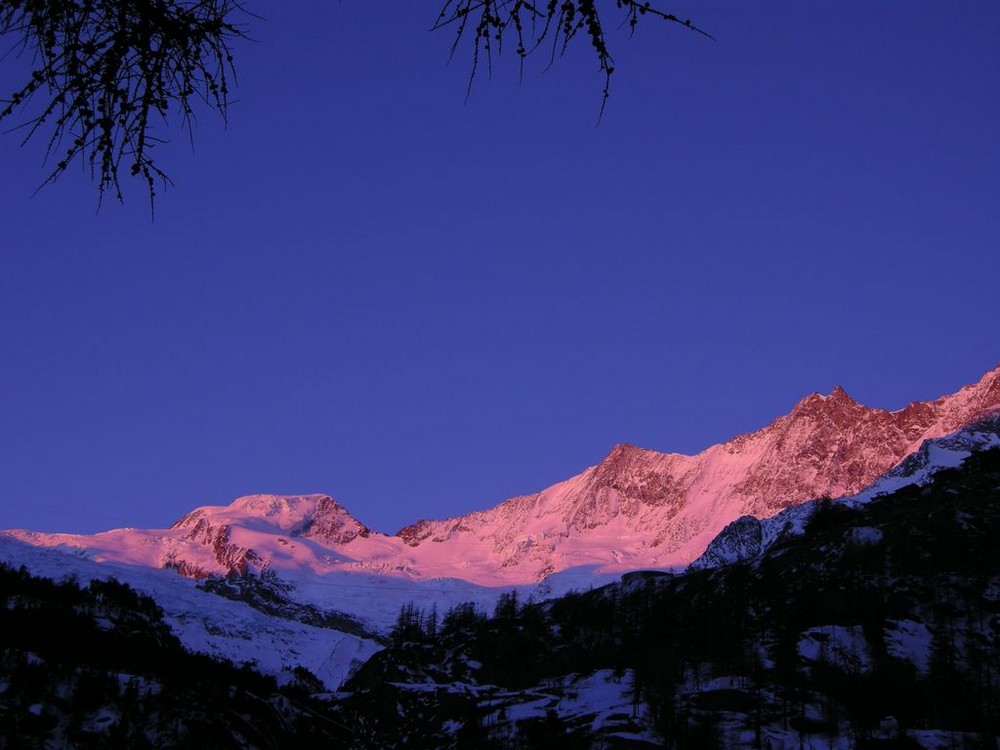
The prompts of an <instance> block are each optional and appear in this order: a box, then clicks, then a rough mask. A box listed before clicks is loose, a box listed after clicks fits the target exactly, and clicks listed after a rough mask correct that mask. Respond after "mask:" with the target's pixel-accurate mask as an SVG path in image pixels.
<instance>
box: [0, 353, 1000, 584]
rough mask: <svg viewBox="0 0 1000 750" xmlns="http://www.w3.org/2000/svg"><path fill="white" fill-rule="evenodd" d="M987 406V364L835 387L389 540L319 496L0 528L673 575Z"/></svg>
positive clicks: (453, 573)
mask: <svg viewBox="0 0 1000 750" xmlns="http://www.w3.org/2000/svg"><path fill="white" fill-rule="evenodd" d="M998 411H1000V367H998V368H997V369H994V370H992V371H990V372H988V373H986V374H985V375H984V376H983V377H982V379H981V380H980V381H979V382H978V383H975V384H973V385H969V386H966V387H964V388H962V389H961V390H960V391H958V392H957V393H955V394H952V395H948V396H943V397H941V398H939V399H936V400H934V401H926V402H914V403H911V404H909V405H908V406H906V407H905V408H903V409H899V410H897V411H893V412H889V411H885V410H882V409H873V408H869V407H866V406H863V405H862V404H859V403H857V402H856V401H854V400H853V399H852V398H851V397H850V396H848V395H847V393H846V392H845V391H844V390H843V389H842V388H840V387H839V386H838V387H837V388H836V389H834V391H833V392H832V393H831V394H830V395H828V396H822V395H819V394H816V393H814V394H812V395H810V396H807V397H806V398H804V399H802V400H801V401H800V402H799V403H798V404H796V406H795V407H794V408H793V409H792V411H791V412H790V413H789V414H787V415H785V416H782V417H779V418H778V419H776V420H775V421H774V422H772V423H771V424H770V425H768V426H767V427H764V428H763V429H760V430H758V431H756V432H752V433H749V434H745V435H739V436H737V437H735V438H733V439H731V440H728V441H726V442H724V443H721V444H718V445H713V446H712V447H710V448H708V449H706V450H704V451H702V452H701V453H699V454H697V455H694V456H685V455H680V454H675V453H658V452H655V451H651V450H644V449H642V448H637V447H635V446H632V445H628V444H622V445H618V446H615V447H614V448H613V449H612V450H611V452H610V453H608V455H607V456H605V457H604V459H603V460H602V461H601V462H600V463H598V464H597V465H596V466H592V467H590V468H588V469H585V470H584V471H583V472H582V473H580V474H577V475H576V476H574V477H571V478H569V479H567V480H565V481H562V482H559V483H558V484H555V485H553V486H551V487H549V488H547V489H544V490H542V491H541V492H538V493H536V494H533V495H525V496H522V497H515V498H512V499H510V500H507V501H506V502H503V503H501V504H499V505H497V506H495V507H493V508H490V509H488V510H484V511H479V512H475V513H469V514H467V515H464V516H459V517H457V518H450V519H446V520H443V521H432V520H422V521H417V522H416V523H414V524H412V525H410V526H407V527H405V528H403V529H401V530H400V531H399V532H397V533H396V534H393V535H389V534H383V533H380V532H377V531H373V530H372V529H369V528H368V527H366V526H364V525H363V524H362V523H360V522H359V521H358V520H356V519H355V518H353V517H352V516H351V515H350V514H349V513H348V512H347V510H346V509H345V508H344V507H343V506H341V505H340V504H339V503H337V502H336V501H335V500H334V499H333V498H331V497H329V496H328V495H298V496H287V497H286V496H277V495H252V496H249V497H242V498H239V499H238V500H236V501H234V502H232V503H231V504H229V505H225V506H205V507H202V508H198V509H196V510H194V511H192V512H191V513H189V514H188V515H186V516H185V517H184V518H182V519H181V520H179V521H178V522H177V523H176V524H174V525H173V526H172V527H170V528H169V529H159V530H137V529H117V530H113V531H107V532H103V533H100V534H94V535H89V536H82V535H68V534H39V533H33V532H29V531H7V532H2V533H3V534H6V535H9V536H12V537H15V538H17V539H19V540H21V541H23V542H27V543H29V544H32V545H38V546H45V547H55V546H59V547H63V548H70V549H75V550H78V551H79V553H81V554H85V555H86V556H88V557H90V558H91V559H93V560H95V561H98V562H101V561H108V562H115V563H125V564H130V565H138V566H145V567H154V568H168V569H173V570H176V571H177V572H179V573H181V574H183V575H185V576H189V577H195V578H197V577H205V576H209V575H213V574H227V573H230V572H236V573H246V572H248V571H250V572H253V571H260V570H263V569H268V570H272V571H275V572H278V573H280V574H282V575H283V576H286V577H288V578H290V579H295V580H300V581H303V582H304V581H307V580H316V579H315V577H316V576H320V577H323V576H329V575H330V574H334V573H336V574H338V575H337V576H335V578H336V579H337V580H343V574H349V573H359V574H361V573H363V574H378V575H382V576H395V577H402V578H407V579H411V580H415V581H427V580H432V579H446V578H448V579H460V580H463V581H466V582H469V583H473V584H477V585H482V586H510V585H517V584H530V583H535V582H538V581H540V580H542V579H544V578H546V577H547V576H549V575H551V574H553V573H557V572H561V571H572V570H573V569H578V570H580V571H587V572H588V573H589V574H613V573H618V572H622V571H627V570H634V569H638V568H651V567H652V568H671V567H675V568H676V567H681V566H685V565H687V564H689V563H690V562H691V561H692V560H694V559H695V558H697V557H698V556H699V555H700V554H701V553H702V552H704V551H705V549H706V547H707V546H708V544H709V542H710V541H711V540H712V539H713V538H714V537H715V536H716V535H717V534H718V533H719V532H720V531H722V529H723V528H724V527H725V526H726V525H727V524H729V523H730V522H732V521H733V520H735V519H737V518H739V517H741V516H748V515H749V516H754V517H756V518H761V519H763V518H769V517H771V516H773V515H775V514H777V513H778V512H780V511H782V510H783V509H785V508H788V507H790V506H794V505H798V504H801V503H803V502H805V501H808V500H811V499H814V498H817V497H822V496H830V497H840V496H844V495H850V494H853V493H857V492H859V491H861V490H862V489H864V488H865V487H867V486H868V485H870V484H871V483H872V482H873V481H874V480H875V479H877V478H878V477H879V476H881V475H882V474H884V473H885V472H887V471H888V470H890V469H892V468H893V467H894V466H895V465H896V464H897V463H899V462H900V461H901V460H902V459H904V458H905V457H906V456H908V455H909V454H911V453H913V452H914V451H916V450H918V449H919V448H920V446H921V444H922V443H923V442H924V441H925V440H929V439H933V438H938V437H941V436H944V435H947V434H949V433H951V432H954V431H955V430H957V429H959V428H961V427H963V426H965V425H968V424H970V423H972V422H975V421H977V420H980V419H982V418H984V417H986V416H989V415H991V414H994V413H997V412H998Z"/></svg>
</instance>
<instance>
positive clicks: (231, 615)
mask: <svg viewBox="0 0 1000 750" xmlns="http://www.w3.org/2000/svg"><path fill="white" fill-rule="evenodd" d="M0 562H3V563H6V564H8V565H10V566H11V567H20V566H22V565H23V566H24V567H26V568H27V569H28V570H29V571H30V572H31V573H32V574H33V575H36V576H44V577H46V578H51V579H53V580H62V579H64V578H67V577H72V578H75V579H76V580H78V581H80V582H81V583H87V582H89V581H91V580H103V579H107V578H114V579H116V580H119V581H123V582H125V583H128V584H129V585H130V586H132V587H133V588H134V589H136V590H138V591H140V592H142V593H145V594H148V595H149V596H151V597H153V599H155V600H156V602H157V604H159V605H160V607H161V608H162V609H163V610H164V615H165V620H166V622H167V623H168V624H169V625H170V627H171V629H172V630H173V631H174V634H175V635H176V636H177V637H178V638H179V639H180V641H181V642H182V643H183V644H184V646H185V647H187V648H188V649H190V650H192V651H195V652H198V653H203V654H208V655H209V656H214V657H218V658H222V659H227V660H229V661H231V662H233V663H235V664H237V665H239V664H244V663H250V664H253V665H254V666H255V667H256V668H257V669H259V670H260V671H262V672H265V673H267V674H273V675H275V676H277V677H278V678H279V681H288V680H290V679H291V672H292V670H293V669H294V668H295V667H298V666H302V667H305V668H306V669H308V670H309V671H310V672H312V673H313V674H314V675H316V676H317V677H318V678H319V679H320V680H321V681H322V682H323V683H324V684H325V685H327V686H328V687H329V688H330V689H336V688H337V687H339V686H340V684H341V683H342V682H343V681H344V680H345V679H346V678H347V677H348V676H349V675H350V673H351V672H352V671H353V670H354V669H356V668H357V667H359V666H361V665H362V664H363V663H364V662H365V661H367V660H368V658H369V657H370V656H371V655H372V654H374V653H375V652H376V651H378V650H379V649H380V648H381V646H380V645H379V644H378V643H376V642H375V641H374V640H372V639H371V638H365V637H361V636H358V635H352V634H349V633H344V632H341V631H338V630H334V629H330V628H321V627H312V626H309V625H305V624H303V623H300V622H295V621H293V620H289V619H286V618H282V617H275V616H269V615H267V614H264V613H263V612H261V611H259V610H257V609H254V608H253V607H250V606H248V605H247V604H244V603H243V602H239V601H232V600H230V599H226V598H224V597H221V596H216V595H214V594H211V593H208V592H206V591H202V590H200V589H199V588H197V586H196V581H194V580H191V579H188V578H183V577H181V576H178V575H176V574H174V573H172V572H170V571H165V570H153V569H150V568H143V567H136V566H124V565H120V564H117V563H105V564H98V563H95V562H94V561H93V560H90V559H87V557H86V556H83V555H78V554H66V550H59V549H48V548H44V547H33V546H31V545H27V544H24V543H23V542H20V541H18V540H16V539H13V538H11V537H9V536H7V537H4V536H0ZM68 635H69V634H68Z"/></svg>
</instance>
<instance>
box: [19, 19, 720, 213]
mask: <svg viewBox="0 0 1000 750" xmlns="http://www.w3.org/2000/svg"><path fill="white" fill-rule="evenodd" d="M438 1H439V2H443V5H442V6H441V11H440V13H439V15H438V17H437V20H436V21H435V23H434V24H433V27H432V28H433V29H441V28H444V27H451V28H452V29H453V30H454V32H455V37H454V42H453V44H452V50H451V51H452V55H454V54H455V53H456V51H457V50H458V48H459V46H460V44H461V42H462V40H463V39H468V38H469V37H471V47H472V69H471V71H470V76H469V85H470V87H471V85H472V81H473V80H474V78H475V76H476V74H477V72H478V71H479V67H480V63H481V61H482V59H483V58H485V61H486V63H487V65H489V66H490V67H491V66H492V58H493V54H494V53H497V54H499V53H501V52H502V50H503V44H504V42H505V41H508V43H513V44H514V45H515V53H516V55H517V56H518V57H519V58H520V59H521V62H522V65H523V60H524V58H525V57H527V56H528V55H529V54H531V53H532V52H535V51H536V50H538V49H549V50H550V58H551V60H554V59H555V58H556V57H557V56H559V55H561V54H562V53H564V52H565V51H566V49H567V47H568V46H569V45H570V44H572V43H573V42H574V41H575V40H577V39H586V40H587V41H588V42H589V45H590V46H591V47H592V48H593V51H594V53H595V55H596V57H597V63H598V66H599V69H600V70H601V72H602V73H603V74H604V95H603V99H602V101H601V112H602V113H603V111H604V105H605V103H606V102H607V99H608V94H609V91H610V88H609V87H610V82H611V74H612V73H613V72H614V70H615V68H614V60H613V58H612V56H611V53H610V51H609V49H608V45H607V42H606V40H605V33H604V28H605V27H604V19H603V18H602V17H601V15H600V12H599V10H598V7H599V6H600V7H601V8H602V9H604V10H605V11H607V12H608V13H609V15H617V19H618V20H619V21H620V25H621V26H627V27H628V28H629V30H630V31H633V32H634V30H635V28H636V26H637V25H638V23H639V21H640V19H642V18H645V17H650V18H657V19H660V20H663V21H667V22H670V23H675V24H678V25H681V26H684V27H686V28H689V29H691V30H693V31H696V32H698V33H700V34H705V32H704V31H702V30H701V29H698V28H697V27H695V26H693V25H692V24H691V22H690V21H687V20H683V21H682V20H681V19H679V18H678V17H676V16H674V15H673V14H671V13H668V12H666V11H664V10H660V9H659V8H657V7H654V6H653V5H652V4H651V3H650V2H645V1H644V2H639V0H603V2H602V1H601V0H539V2H530V1H529V0H438ZM244 14H247V15H249V12H248V11H247V10H246V9H245V7H244V6H243V2H242V0H0V37H2V38H3V39H4V40H5V41H7V42H10V43H11V47H10V48H9V49H7V50H0V55H2V56H0V60H2V59H6V58H7V57H9V56H15V57H22V58H24V57H27V58H30V60H31V71H30V73H29V74H28V75H27V81H26V82H25V83H24V84H23V85H22V86H20V88H18V89H17V90H16V91H14V92H13V93H12V94H11V95H10V97H9V98H6V99H0V121H3V120H9V119H10V118H12V116H13V115H14V114H15V113H20V114H23V115H24V117H25V120H24V121H23V122H22V123H21V124H19V125H18V126H17V127H16V128H14V130H21V131H22V132H24V137H23V140H22V145H23V144H24V143H26V142H27V141H29V140H31V139H32V138H33V137H41V138H45V139H46V156H47V157H48V162H47V163H49V164H50V165H52V164H53V163H54V166H52V167H51V170H50V171H49V173H48V175H47V176H46V178H45V180H44V182H43V183H42V184H43V185H45V184H48V183H51V182H53V181H55V180H56V179H57V178H58V177H59V176H60V175H61V174H62V173H63V172H65V171H66V169H67V167H68V166H69V165H70V164H71V163H72V162H74V161H75V160H76V159H77V158H79V159H81V160H82V161H83V163H84V164H86V165H88V166H89V168H90V170H91V174H92V176H93V177H94V179H96V181H97V186H98V193H99V195H100V197H102V198H103V196H104V195H105V194H106V193H107V192H109V191H111V192H113V194H114V195H115V197H117V198H118V199H119V200H122V183H121V179H120V175H121V170H122V169H125V170H127V171H128V173H129V174H131V175H132V176H136V177H140V178H141V179H142V180H143V181H144V183H145V185H146V187H147V189H148V192H149V199H150V205H152V202H153V198H154V196H155V194H156V189H155V188H156V185H155V183H156V182H157V181H162V182H163V183H164V184H167V183H169V179H168V177H167V174H166V172H164V171H163V169H162V168H161V167H160V166H159V165H158V164H157V162H156V160H155V158H154V156H155V155H154V151H153V150H154V147H155V146H156V145H157V144H159V143H162V142H163V139H162V138H161V137H160V136H159V135H158V132H159V130H158V128H159V127H160V126H163V125H166V123H167V117H168V114H169V113H170V112H171V110H176V111H179V114H180V118H181V122H182V126H183V127H186V128H187V129H188V132H189V133H190V126H191V120H192V118H193V117H194V115H195V106H196V105H197V104H200V105H202V106H204V107H207V108H208V109H209V110H215V111H216V112H218V113H219V114H221V115H222V117H223V118H225V117H226V114H227V110H228V107H229V91H230V79H232V78H235V68H234V67H233V56H232V51H231V48H230V45H231V44H232V43H233V42H234V41H235V40H238V39H240V38H245V36H246V33H245V31H244V29H243V27H242V26H241V25H239V24H238V23H237V22H236V21H235V20H234V18H237V17H240V16H242V15H244ZM705 36H708V35H707V34H705ZM548 43H551V46H549V45H548Z"/></svg>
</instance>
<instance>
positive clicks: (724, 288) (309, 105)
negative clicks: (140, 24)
mask: <svg viewBox="0 0 1000 750" xmlns="http://www.w3.org/2000/svg"><path fill="white" fill-rule="evenodd" d="M439 4H440V2H439V0H427V1H426V2H408V3H392V4H390V6H391V14H390V13H389V12H387V11H386V10H385V9H384V8H382V7H381V6H380V7H378V8H375V6H373V4H372V3H363V2H357V1H355V0H350V1H348V2H341V3H331V2H328V1H327V0H323V1H322V2H320V1H310V2H304V1H303V2H296V3H291V4H287V7H285V6H282V7H277V6H276V5H273V4H264V3H259V2H258V3H252V4H251V7H255V8H256V9H258V10H259V11H260V12H261V13H263V14H264V15H266V16H267V20H266V22H253V27H252V33H253V36H254V37H255V39H256V41H255V42H254V43H252V44H243V45H241V46H239V48H238V50H237V64H238V67H239V71H240V87H239V89H238V92H237V95H238V97H239V102H238V103H237V104H236V105H235V106H234V107H233V108H232V112H231V120H230V123H229V126H228V128H227V129H224V128H223V127H222V126H221V124H220V123H219V122H218V121H217V120H216V119H213V117H211V116H210V115H208V114H205V115H203V116H202V117H201V119H200V120H199V123H198V126H197V131H196V134H195V146H194V152H193V153H192V150H191V148H190V146H189V145H188V143H187V139H186V137H185V135H184V134H183V133H182V132H181V131H179V130H176V131H171V136H172V141H171V144H170V145H169V146H166V147H164V148H163V149H162V152H163V153H162V157H161V158H162V159H163V163H164V165H165V166H166V167H167V168H168V169H169V171H170V172H171V175H172V176H173V178H174V181H175V183H176V187H174V188H173V189H170V190H168V192H167V193H166V194H165V195H162V196H161V199H160V201H159V203H158V204H157V212H156V219H155V222H153V223H151V222H150V217H149V213H148V208H147V206H146V203H145V201H144V197H143V195H142V192H141V189H140V187H139V186H135V187H134V188H133V189H132V190H131V191H130V193H129V195H128V200H127V203H126V205H124V206H119V205H117V204H114V203H109V204H106V205H105V206H104V208H103V210H102V211H101V212H100V213H99V214H95V205H96V197H95V192H94V190H93V188H92V186H90V185H89V184H88V183H87V181H86V179H85V178H84V176H83V175H82V174H80V175H77V174H73V175H70V176H68V177H67V178H65V179H63V180H62V181H61V182H60V183H59V184H57V185H56V186H54V187H50V188H46V189H44V190H42V191H41V192H40V193H39V194H38V195H36V196H35V197H34V198H31V197H30V195H31V193H32V191H33V190H34V188H35V187H36V185H37V184H38V182H39V181H40V179H41V177H42V171H41V160H42V149H41V144H40V143H39V144H33V145H29V146H28V147H27V148H24V149H20V148H19V147H18V140H17V137H16V136H14V135H7V136H5V137H3V138H2V139H0V159H2V164H3V170H2V174H3V176H2V178H0V362H2V364H0V409H2V411H0V488H2V499H0V528H6V527H29V528H35V529H40V530H52V531H55V530H67V531H84V532H91V531H97V530H101V529H106V528H110V527H115V526H124V525H130V526H153V527H156V526H165V525H168V524H170V523H172V522H173V521H174V520H176V519H177V518H178V517H179V516H181V515H182V514H183V513H184V512H186V511H187V510H189V509H191V508H192V507H194V506H197V505H200V504H209V503H211V504H217V503H225V502H229V501H230V500H231V499H233V498H234V497H236V496H238V495H240V494H246V493H252V492H279V493H295V492H328V493H331V494H333V495H334V496H335V497H336V498H337V499H339V500H340V501H341V502H343V503H344V504H345V505H346V506H347V507H348V508H349V509H350V510H351V511H352V512H353V513H354V514H355V515H356V516H357V517H358V518H359V519H360V520H362V521H363V522H365V523H367V524H369V525H371V526H373V527H375V528H377V529H379V530H383V531H390V532H391V531H394V530H396V529H397V528H398V527H400V526H402V525H404V524H406V523H409V522H411V521H413V520H416V519H417V518H420V517H426V516H433V517H443V516H446V515H453V514H458V513H462V512H466V511H469V510H473V509H478V508H484V507H487V506H489V505H492V504H494V503H496V502H498V501H500V500H503V499H505V498H506V497H509V496H512V495H515V494H518V493H525V492H530V491H534V490H537V489H541V488H542V487H544V486H547V485H548V484H550V483H553V482H555V481H558V480H560V479H563V478H565V477H567V476H570V475H572V474H574V473H576V472H578V471H580V470H581V469H583V468H584V467H585V466H587V465H590V464H593V463H596V462H597V461H598V460H600V458H601V457H602V456H603V455H604V454H605V453H606V452H607V451H608V450H609V449H610V448H611V447H612V446H613V445H614V444H615V443H617V442H622V441H628V442H632V443H635V444H637V445H641V446H645V447H649V448H654V449H657V450H662V451H679V452H688V453H690V452H696V451H699V450H701V449H703V448H705V447H706V446H708V445H710V444H712V443H715V442H719V441H721V440H724V439H726V438H729V437H731V436H733V435H734V434H736V433H740V432H746V431H750V430H753V429H756V428H758V427H761V426H762V425H764V424H765V423H767V422H768V421H770V420H771V419H772V418H774V417H775V416H777V415H779V414H782V413H784V412H786V411H787V410H788V409H790V408H791V407H792V405H793V404H794V403H795V402H796V401H797V400H798V399H799V398H801V397H802V396H804V395H806V394H808V393H810V392H812V391H822V392H828V391H829V390H830V389H832V388H833V386H834V385H835V384H837V383H841V384H843V385H844V387H845V388H846V389H847V390H848V392H849V393H850V394H851V395H853V396H854V397H855V398H857V399H858V400H860V401H862V402H864V403H867V404H869V405H872V406H881V407H885V408H890V409H894V408H899V407H901V406H903V405H904V404H905V403H906V402H907V401H910V400H914V399H926V398H933V397H936V396H939V395H941V394H943V393H947V392H951V391H953V390H956V389H957V388H958V387H959V386H961V385H963V384H965V383H969V382H972V381H974V380H976V379H978V378H979V377H980V375H981V374H982V373H983V372H984V371H985V370H987V369H989V368H992V367H993V366H995V365H996V364H997V363H998V362H1000V327H998V325H997V321H998V319H1000V318H998V313H997V305H996V300H997V295H998V286H1000V283H998V282H1000V139H998V138H997V135H996V134H997V133H1000V43H998V41H997V39H998V34H1000V3H997V2H995V0H984V1H982V2H959V3H948V4H943V3H931V2H913V1H912V0H906V1H903V0H895V1H892V2H890V1H888V0H887V1H886V2H879V3H870V2H862V0H847V1H845V0H836V1H834V0H830V1H829V2H826V1H824V2H791V0H789V1H788V2H765V1H760V2H758V1H748V2H740V3H734V2H731V0H718V1H717V2H705V3H675V4H673V5H670V4H669V3H665V4H664V7H668V8H671V9H675V12H677V13H678V14H679V15H681V16H682V17H683V16H688V15H689V16H691V17H692V18H693V19H694V20H695V21H696V22H697V23H699V24H700V25H702V26H703V27H705V28H707V29H708V30H709V31H711V32H712V33H713V34H714V35H715V36H716V38H717V41H714V42H712V41H708V40H705V39H704V38H702V37H699V36H697V35H695V34H691V33H688V32H686V31H685V30H683V29H680V28H677V27H671V26H666V25H663V26H660V25H658V24H654V23H647V24H644V25H643V26H644V27H641V28H640V30H639V34H638V35H637V37H636V38H635V39H634V40H632V41H631V42H629V41H628V40H627V39H626V38H625V36H624V34H614V35H612V39H611V41H612V45H613V46H612V50H613V52H614V54H615V56H616V60H617V63H618V71H617V73H616V75H615V80H614V84H613V93H612V98H611V101H610V102H609V105H608V110H607V112H606V114H605V117H604V119H603V121H602V122H601V124H600V126H599V127H595V122H596V118H597V113H598V109H599V105H600V94H601V85H602V81H601V78H600V77H599V75H598V74H597V71H596V65H595V63H594V62H593V60H592V58H591V57H590V56H589V50H587V49H585V48H584V47H583V46H582V45H581V46H580V49H579V50H577V51H575V52H571V53H570V54H568V55H567V56H566V58H564V59H562V60H561V61H559V62H557V64H556V65H555V66H554V67H553V68H551V69H549V70H547V71H545V70H543V67H544V66H543V62H544V61H543V60H542V59H541V58H539V59H537V60H535V61H534V64H529V66H528V70H527V74H526V77H525V80H524V81H523V83H521V84H520V85H518V81H517V71H516V64H515V59H514V58H513V57H512V56H509V57H506V58H502V59H501V60H500V61H499V65H498V66H497V68H496V70H495V72H494V76H493V79H492V80H487V79H486V78H485V77H482V78H480V79H479V80H478V81H477V82H476V84H475V87H474V90H473V93H472V96H471V98H470V100H469V101H468V103H464V94H465V84H466V79H467V74H468V62H469V58H468V57H467V56H465V55H461V54H460V55H459V56H458V58H457V59H456V60H455V61H453V62H452V63H451V64H450V65H446V64H445V63H446V59H447V50H448V47H449V45H450V42H451V37H450V34H449V33H448V32H437V33H428V32H427V28H428V27H429V25H430V22H431V21H432V20H433V19H434V17H435V15H436V12H437V9H438V7H439ZM265 5H266V7H265ZM279 5H280V4H279ZM11 83H12V79H11V65H10V63H9V62H8V63H4V68H3V71H2V72H0V86H2V87H3V89H10V88H11Z"/></svg>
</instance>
